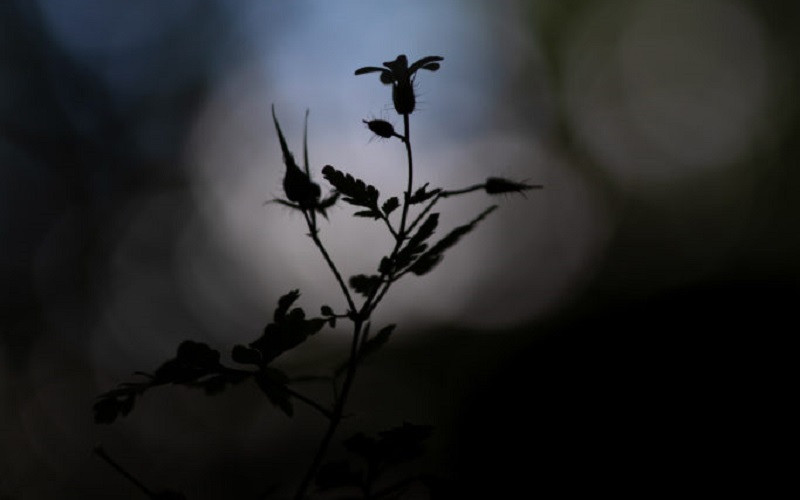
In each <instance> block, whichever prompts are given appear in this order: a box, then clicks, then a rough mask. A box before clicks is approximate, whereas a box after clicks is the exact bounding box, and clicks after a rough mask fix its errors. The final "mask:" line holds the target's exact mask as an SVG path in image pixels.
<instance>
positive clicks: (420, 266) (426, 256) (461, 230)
mask: <svg viewBox="0 0 800 500" xmlns="http://www.w3.org/2000/svg"><path fill="white" fill-rule="evenodd" d="M496 208H497V205H492V206H491V207H489V208H487V209H486V210H484V211H483V212H482V213H481V214H480V215H478V216H477V217H476V218H475V219H473V220H472V221H471V222H470V223H469V224H465V225H463V226H458V227H457V228H455V229H453V230H452V231H450V232H449V233H448V234H447V235H446V236H445V237H444V238H442V239H441V240H439V241H438V242H436V244H435V245H433V247H431V248H430V249H429V250H428V251H426V252H425V253H423V254H422V255H421V256H420V257H419V258H418V259H417V261H416V262H414V264H413V265H412V266H411V267H410V268H409V270H410V271H411V272H412V273H414V274H416V275H417V276H422V275H423V274H426V273H429V272H430V271H431V270H432V269H433V268H434V267H435V266H436V264H438V263H439V262H440V261H441V260H442V258H443V257H444V255H443V254H444V252H445V251H446V250H447V249H449V248H450V247H452V246H454V245H455V244H456V243H458V241H459V240H460V239H461V238H462V237H463V236H464V235H465V234H467V233H469V232H470V231H472V230H473V229H475V226H476V225H477V224H478V223H479V222H480V221H482V220H483V219H484V218H486V216H488V215H489V214H490V213H492V212H493V211H494V210H495V209H496Z"/></svg>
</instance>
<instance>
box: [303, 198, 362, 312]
mask: <svg viewBox="0 0 800 500" xmlns="http://www.w3.org/2000/svg"><path fill="white" fill-rule="evenodd" d="M303 216H304V217H305V218H306V224H308V229H309V234H308V235H309V236H310V237H311V239H312V240H313V241H314V244H315V245H316V246H317V248H318V249H319V251H320V253H322V257H323V258H324V259H325V262H327V263H328V267H330V269H331V272H333V275H334V276H335V277H336V281H337V282H338V283H339V287H340V288H341V289H342V293H344V297H345V299H347V306H348V307H349V308H350V310H351V311H353V312H355V311H356V304H355V302H353V297H352V296H351V295H350V290H348V289H347V285H346V284H345V282H344V279H342V275H341V273H339V270H338V269H337V268H336V264H334V263H333V260H331V256H330V255H328V251H327V250H325V246H324V245H323V244H322V242H321V241H320V239H319V235H318V234H317V227H316V224H315V221H314V219H313V218H312V217H309V215H308V211H306V210H303Z"/></svg>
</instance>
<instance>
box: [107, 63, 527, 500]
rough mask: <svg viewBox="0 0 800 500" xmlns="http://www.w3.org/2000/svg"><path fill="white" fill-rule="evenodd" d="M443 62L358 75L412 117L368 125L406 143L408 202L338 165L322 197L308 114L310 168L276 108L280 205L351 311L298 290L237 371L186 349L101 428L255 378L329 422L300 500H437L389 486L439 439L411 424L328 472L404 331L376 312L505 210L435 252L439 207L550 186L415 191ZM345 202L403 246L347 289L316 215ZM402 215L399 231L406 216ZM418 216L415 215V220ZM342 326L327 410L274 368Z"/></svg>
mask: <svg viewBox="0 0 800 500" xmlns="http://www.w3.org/2000/svg"><path fill="white" fill-rule="evenodd" d="M442 60H443V58H442V57H439V56H428V57H424V58H422V59H420V60H418V61H416V62H414V63H413V64H411V65H410V66H409V64H408V59H407V58H406V56H405V55H400V56H398V57H397V58H396V59H395V60H394V61H389V62H385V63H383V67H373V66H368V67H363V68H360V69H358V70H356V71H355V74H356V75H362V74H368V73H379V76H380V82H381V83H383V84H384V85H390V86H391V87H392V102H393V104H394V108H395V111H396V112H397V113H398V115H400V116H401V117H402V119H403V130H402V133H401V132H397V131H395V129H394V126H393V125H392V124H390V123H389V122H388V121H385V120H380V119H375V120H365V123H366V125H367V127H368V129H369V130H370V131H371V132H372V133H374V134H375V135H377V136H379V137H382V138H384V139H397V140H400V141H401V142H402V143H403V144H404V146H405V152H406V161H407V166H408V175H407V187H406V189H405V191H403V192H402V193H400V195H399V196H391V197H388V198H386V199H382V198H381V193H380V192H379V191H378V190H377V189H376V188H375V187H374V186H372V185H370V184H368V183H367V182H365V181H363V180H361V179H357V178H355V177H353V176H352V175H350V174H348V173H346V172H343V171H341V170H338V169H337V168H335V167H333V166H331V165H325V166H324V167H323V168H322V170H321V174H322V177H323V178H324V179H325V180H326V181H327V182H328V184H330V186H331V188H332V189H331V191H330V192H329V193H328V194H327V195H325V196H323V194H322V189H321V188H320V185H319V184H317V183H316V182H314V180H313V179H312V176H311V169H310V166H309V162H308V138H307V130H308V113H306V121H305V124H306V125H305V132H304V138H303V163H304V164H303V168H301V167H300V166H299V165H298V164H297V162H296V160H295V156H294V154H293V153H292V152H291V151H290V149H289V146H288V144H287V141H286V138H285V137H284V134H283V131H282V130H281V127H280V123H279V121H278V118H277V116H276V113H275V108H274V106H273V108H272V117H273V121H274V124H275V130H276V133H277V135H278V142H279V143H280V147H281V152H282V155H283V162H284V166H285V175H284V179H283V190H284V195H285V198H279V199H275V200H272V201H273V202H274V203H278V204H281V205H284V206H287V207H290V208H291V209H293V210H296V211H298V212H299V213H301V214H302V215H303V218H304V221H305V224H306V226H307V228H308V235H309V237H310V238H311V240H312V242H313V243H314V245H315V246H316V247H317V249H318V250H319V252H320V254H321V255H322V258H323V259H324V260H325V262H326V264H327V266H328V268H329V269H330V272H331V274H332V275H333V277H334V279H335V280H336V282H337V283H338V286H339V288H340V289H341V293H342V296H343V297H344V300H345V302H346V304H347V309H346V310H344V311H338V312H337V311H335V310H334V309H333V308H332V307H330V306H328V305H323V306H321V308H320V313H319V315H318V316H311V315H308V314H307V313H306V312H305V310H304V309H303V308H302V307H299V306H296V305H295V304H296V303H297V301H298V299H299V298H300V292H299V290H292V291H290V292H288V293H286V294H285V295H283V296H282V297H281V298H280V299H279V300H278V305H277V307H276V309H275V311H274V314H273V317H272V321H271V322H270V323H269V324H267V326H266V327H265V328H264V330H263V333H262V335H261V336H260V337H258V338H257V339H255V340H254V341H253V342H251V343H250V344H248V345H246V346H245V345H236V346H234V347H233V349H232V351H231V359H232V360H233V361H234V363H236V365H235V366H226V365H224V364H223V363H222V362H221V361H220V353H219V351H216V350H214V349H212V348H211V347H209V346H208V345H206V344H204V343H201V342H195V341H192V340H186V341H184V342H182V343H181V344H180V345H179V346H178V349H177V352H176V355H175V357H174V358H172V359H169V360H167V361H166V362H164V363H162V364H161V366H159V367H158V368H157V369H156V370H155V371H154V372H153V373H144V372H137V373H136V374H135V375H136V376H137V377H138V379H137V380H136V381H131V382H125V383H122V384H120V385H118V386H117V387H116V388H115V389H113V390H111V391H108V392H106V393H104V394H101V395H100V396H99V397H98V399H97V401H96V402H95V404H94V419H95V421H96V422H97V423H102V424H110V423H112V422H114V421H115V420H116V419H118V418H120V417H124V416H126V415H128V414H129V413H130V412H131V411H132V410H133V408H134V406H135V403H136V401H137V399H138V398H139V397H141V396H142V395H143V394H144V393H145V392H146V391H148V390H150V389H152V388H154V387H158V386H163V385H182V386H186V387H195V388H200V389H203V390H204V391H205V393H206V394H209V395H213V394H217V393H220V392H222V391H223V390H225V388H226V387H228V386H229V385H234V384H240V383H243V382H245V381H246V380H248V379H252V380H253V381H254V382H255V384H256V386H257V387H258V388H259V389H260V390H261V392H263V393H264V395H265V396H266V397H267V399H268V400H269V401H270V402H271V403H272V404H273V405H274V406H275V407H277V408H278V409H279V410H280V411H282V412H283V413H285V414H286V415H287V416H288V417H292V416H293V415H294V408H295V404H298V403H299V404H305V405H307V406H308V407H310V408H312V409H313V410H315V411H316V412H318V413H319V414H320V416H321V417H323V418H324V419H325V420H326V421H327V428H326V430H325V431H324V433H323V435H322V438H321V440H320V443H319V446H318V448H317V450H316V453H315V454H314V456H313V457H312V458H311V461H310V465H309V467H308V469H307V471H306V472H305V474H304V476H303V479H302V481H301V483H300V484H299V486H298V487H297V490H296V494H295V496H294V498H295V499H298V500H300V499H305V498H309V495H310V494H312V493H313V492H314V491H316V492H328V491H331V490H337V489H341V490H342V491H347V492H349V493H350V494H351V495H352V496H350V497H347V498H351V497H352V498H368V499H378V498H385V497H389V496H392V497H397V495H399V494H401V493H402V491H403V490H404V489H405V488H407V487H409V486H410V485H411V484H412V483H419V484H422V485H424V486H425V487H427V488H428V490H429V491H430V494H431V496H433V495H434V494H435V492H436V491H438V490H439V488H441V484H440V483H439V482H437V481H436V480H435V479H434V478H432V477H430V476H415V477H410V478H406V479H403V480H401V481H399V482H395V483H392V484H382V482H381V481H382V479H383V477H384V473H385V472H386V470H387V469H390V468H392V467H393V466H396V465H398V464H400V463H403V462H406V461H409V460H412V459H414V458H415V457H417V456H418V455H419V454H420V453H422V445H423V442H424V441H425V439H426V438H427V437H428V436H429V435H430V433H431V432H432V429H431V428H430V427H428V426H422V425H414V424H411V423H408V422H405V423H403V424H402V425H401V426H399V427H396V428H394V429H390V430H387V431H384V432H381V433H379V435H378V437H368V436H366V435H364V434H363V433H357V434H356V435H354V436H352V437H350V438H348V439H347V440H345V441H344V446H345V448H346V450H347V451H348V452H349V453H350V454H351V455H352V456H353V460H352V461H337V462H329V463H325V456H326V454H327V451H328V448H329V446H330V444H331V441H332V440H333V438H334V435H335V434H336V431H337V428H338V426H339V424H340V423H341V421H342V418H343V415H344V414H345V413H344V412H345V407H346V403H347V399H348V396H349V394H350V389H351V387H352V384H353V380H354V378H355V376H356V373H357V371H358V368H359V366H360V365H361V363H362V362H363V361H364V359H365V358H367V357H368V356H370V355H371V354H373V353H374V352H376V351H377V350H378V349H380V348H381V346H383V345H385V344H386V343H387V342H388V341H389V339H390V337H391V335H392V333H393V332H394V330H395V325H387V326H383V327H382V328H380V329H378V330H377V331H376V332H375V333H374V334H371V333H370V331H371V325H372V315H373V312H374V311H375V309H376V308H377V306H378V305H379V304H380V302H381V301H382V300H383V299H384V297H385V296H386V295H387V293H388V291H389V290H390V288H391V287H392V285H394V284H395V283H396V282H397V281H398V280H400V279H401V278H403V277H405V276H406V275H408V274H414V275H417V276H422V275H424V274H427V273H429V272H431V270H433V269H434V268H435V267H436V265H437V264H438V263H439V262H441V261H442V259H443V258H444V255H445V253H446V252H447V251H448V250H449V249H450V248H452V247H453V246H454V245H456V244H457V243H459V242H460V241H461V238H463V237H464V236H465V235H467V234H468V233H469V232H471V231H472V230H473V229H474V228H475V227H476V226H477V225H478V224H479V223H480V222H481V221H482V220H483V219H484V218H486V217H487V216H488V215H489V214H491V213H492V212H493V211H494V210H495V209H496V208H497V206H496V205H491V206H489V207H488V208H486V209H485V210H484V211H482V212H481V213H479V214H477V215H476V216H474V217H473V218H472V219H471V220H469V221H468V222H467V223H466V224H464V225H461V226H457V227H455V228H453V229H451V230H450V231H449V232H447V233H446V234H445V235H444V236H443V237H441V238H440V239H438V240H437V241H435V242H432V239H433V237H434V235H435V233H436V231H437V230H438V229H439V214H438V213H437V212H433V211H432V210H433V209H434V207H436V205H437V204H438V203H439V202H440V201H442V200H444V199H446V198H450V197H453V196H460V195H464V194H468V193H472V192H477V191H484V192H485V193H487V194H489V195H498V194H514V193H524V192H525V191H527V190H530V189H535V188H541V187H542V186H540V185H532V184H527V183H524V182H517V181H513V180H509V179H503V178H497V177H489V178H488V179H486V180H485V181H484V182H483V183H480V184H474V185H471V186H468V187H465V188H461V189H452V190H451V189H444V188H429V187H428V184H424V185H421V186H419V187H417V188H416V189H415V186H414V162H413V154H412V147H411V145H412V141H411V127H410V115H411V114H412V113H413V112H414V110H415V107H416V95H415V79H416V77H417V73H418V72H419V71H420V70H426V71H437V70H438V69H439V68H440V63H441V61H442ZM339 201H342V202H344V203H347V204H349V205H352V206H354V207H355V208H356V209H357V211H355V212H354V213H353V215H354V216H355V217H362V218H366V219H373V220H375V221H380V222H382V224H384V225H385V226H386V229H387V230H388V231H389V233H391V235H392V239H393V240H394V244H393V245H391V248H390V249H389V251H388V253H387V254H386V255H385V256H383V257H382V258H381V259H380V261H379V262H378V263H377V266H376V268H375V269H374V270H373V271H372V272H371V273H368V274H358V275H354V276H351V277H350V278H349V279H347V280H345V279H344V277H343V276H342V274H341V273H340V271H339V269H338V268H337V266H336V264H335V262H334V259H333V258H332V257H331V255H330V254H329V252H328V250H327V248H326V246H325V244H324V243H323V241H322V239H321V232H322V231H321V229H320V226H319V222H318V219H317V215H322V216H323V217H326V218H327V210H328V209H329V208H330V207H332V206H334V205H335V204H336V203H338V202H339ZM398 209H399V210H400V217H399V219H400V220H399V222H398V221H397V217H396V211H397V210H398ZM414 212H416V215H413V213H414ZM393 216H394V217H393ZM337 321H338V322H339V323H343V322H346V323H347V325H348V326H347V328H348V329H350V331H351V334H350V335H351V336H350V348H349V355H348V356H347V359H345V360H343V361H342V363H341V364H340V365H339V367H338V368H337V369H336V370H334V372H333V373H331V374H330V376H329V377H323V380H322V381H323V382H324V383H327V384H332V385H333V387H334V389H335V391H334V395H335V396H334V398H333V401H332V402H329V403H322V402H318V401H316V400H314V399H312V398H309V397H307V396H305V395H303V394H301V393H300V392H298V391H297V390H295V389H293V388H292V385H293V383H294V382H297V381H299V380H300V379H293V378H292V377H290V376H289V375H288V374H286V373H284V372H283V371H282V370H280V369H278V368H276V367H275V366H272V362H273V361H274V360H275V359H276V358H278V357H279V356H280V355H281V354H283V353H285V352H287V351H289V350H292V349H295V348H297V347H299V346H300V345H301V344H303V342H305V341H306V340H307V339H308V338H309V337H310V336H312V335H317V334H319V333H320V332H321V331H322V330H323V329H325V328H326V327H327V328H335V327H336V326H337ZM96 451H97V453H98V455H99V456H100V457H101V458H103V459H104V460H105V461H106V462H108V463H109V464H110V465H111V466H112V467H114V468H115V469H117V470H118V471H119V472H120V473H122V474H123V475H125V476H126V477H127V478H128V479H129V480H131V481H132V482H133V483H134V484H135V485H136V486H137V487H138V488H139V489H140V490H142V491H143V493H144V494H145V495H147V496H149V497H150V498H160V499H164V498H184V497H183V495H182V494H180V493H176V492H173V491H170V490H166V491H165V492H162V493H158V494H155V493H152V492H151V491H150V490H149V489H148V488H146V487H144V485H143V484H142V483H141V482H139V481H138V480H136V479H135V478H134V476H133V475H131V474H129V473H128V472H127V471H125V470H124V469H123V468H122V467H121V466H120V465H119V464H117V463H116V462H114V461H113V460H112V459H111V458H110V457H109V456H108V454H107V453H106V452H105V451H104V450H103V449H102V448H98V449H97V450H96Z"/></svg>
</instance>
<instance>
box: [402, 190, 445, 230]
mask: <svg viewBox="0 0 800 500" xmlns="http://www.w3.org/2000/svg"><path fill="white" fill-rule="evenodd" d="M439 198H442V194H441V192H440V193H437V194H436V196H434V197H433V199H432V200H431V201H430V203H428V205H427V206H426V207H425V208H424V209H423V210H422V212H420V213H419V215H417V217H416V219H414V222H412V223H411V224H410V225H409V226H408V232H409V233H410V232H411V231H413V230H414V228H415V227H417V224H419V222H420V221H421V220H422V218H423V217H425V216H426V215H427V214H428V212H430V211H431V209H432V208H433V206H434V205H436V202H438V201H439Z"/></svg>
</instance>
